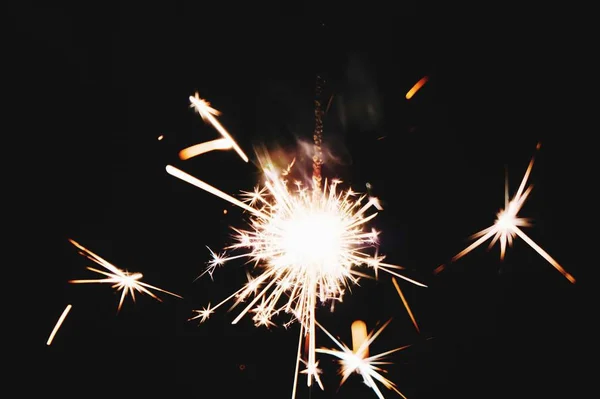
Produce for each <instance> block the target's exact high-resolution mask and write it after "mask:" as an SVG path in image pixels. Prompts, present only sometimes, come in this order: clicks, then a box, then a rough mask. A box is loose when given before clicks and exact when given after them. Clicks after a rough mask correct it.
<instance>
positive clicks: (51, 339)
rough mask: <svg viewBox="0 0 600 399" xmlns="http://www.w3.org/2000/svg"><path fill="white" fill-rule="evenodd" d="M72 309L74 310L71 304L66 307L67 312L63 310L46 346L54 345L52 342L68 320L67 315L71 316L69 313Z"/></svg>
mask: <svg viewBox="0 0 600 399" xmlns="http://www.w3.org/2000/svg"><path fill="white" fill-rule="evenodd" d="M71 308H72V306H71V305H70V304H69V305H67V307H65V310H63V312H62V314H61V315H60V317H59V318H58V321H57V322H56V324H55V325H54V328H53V329H52V332H51V333H50V336H49V337H48V341H46V345H48V346H50V345H51V344H52V341H53V340H54V336H55V335H56V333H57V332H58V330H59V329H60V326H62V323H63V322H64V321H65V319H66V318H67V315H68V314H69V311H70V310H71Z"/></svg>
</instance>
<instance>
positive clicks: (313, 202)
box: [167, 165, 425, 397]
mask: <svg viewBox="0 0 600 399" xmlns="http://www.w3.org/2000/svg"><path fill="white" fill-rule="evenodd" d="M263 171H264V175H265V182H264V185H263V186H262V187H257V188H256V189H255V190H254V191H253V192H246V193H244V197H245V198H244V201H240V200H237V199H235V198H233V197H231V196H229V195H228V194H226V193H223V192H222V191H220V190H218V189H216V188H214V187H212V186H210V185H208V184H207V183H205V182H203V181H201V180H199V179H197V178H195V177H193V176H191V175H189V174H187V173H185V172H183V171H181V170H180V169H177V168H175V167H173V166H170V165H169V166H167V172H168V173H169V174H171V175H173V176H175V177H178V178H180V179H182V180H184V181H186V182H188V183H190V184H193V185H195V186H197V187H199V188H202V189H204V190H206V191H208V192H210V193H212V194H214V195H216V196H218V197H220V198H223V199H225V200H228V201H230V202H231V203H233V204H235V205H238V206H240V207H241V208H243V209H245V210H247V211H249V212H250V213H251V215H250V223H249V224H250V228H249V229H247V230H242V229H235V228H234V231H235V232H236V235H235V243H234V244H233V245H231V246H229V247H228V248H226V251H227V250H242V251H244V252H243V253H241V254H237V255H234V256H228V255H227V254H226V253H224V254H220V255H218V254H216V253H214V252H213V251H211V255H212V260H211V261H210V262H209V264H208V267H207V269H206V271H205V273H209V274H210V275H212V273H213V271H214V269H215V268H216V267H217V266H219V265H223V264H224V263H225V262H227V261H229V260H232V259H236V258H247V259H248V260H249V261H250V262H252V263H254V265H255V268H254V272H255V275H254V277H251V278H250V280H249V281H248V283H247V284H246V285H245V286H244V287H242V288H241V289H240V290H238V291H237V292H235V293H233V294H232V295H231V296H230V297H228V298H226V299H225V300H223V301H222V302H220V303H218V304H217V305H215V306H214V307H212V308H211V307H210V306H208V307H207V308H205V309H203V310H199V311H196V313H197V315H196V316H194V317H192V318H191V319H190V320H194V319H199V320H200V321H201V322H202V321H205V320H206V319H208V317H209V316H210V314H211V313H212V312H214V310H216V309H217V308H218V307H220V306H222V305H223V304H225V303H226V302H228V301H230V300H234V303H233V306H232V308H233V307H235V306H237V305H239V304H241V303H243V302H246V301H249V302H248V303H247V304H246V306H245V308H244V309H243V310H242V311H241V312H240V313H239V315H238V316H237V317H236V318H235V320H234V321H233V324H235V323H237V322H238V321H239V320H240V319H241V318H242V317H243V316H244V315H245V314H247V313H252V314H253V316H252V319H253V321H254V323H255V324H256V325H257V326H261V325H263V326H268V325H271V324H272V323H273V322H272V318H273V317H274V316H275V315H277V314H280V313H288V314H290V315H291V318H290V320H289V322H288V323H286V324H285V325H286V326H287V325H289V324H290V323H292V322H293V321H296V320H297V321H299V322H300V325H301V328H300V337H301V338H300V343H302V337H303V336H307V340H308V344H307V348H306V352H307V353H308V355H307V356H308V359H307V360H306V361H302V362H303V363H305V364H306V370H304V371H303V373H304V374H307V375H308V385H309V386H310V385H311V381H312V379H313V378H314V379H315V380H316V381H317V383H319V385H321V384H320V380H319V372H318V367H317V361H316V358H315V338H314V337H315V325H316V317H315V310H316V307H317V306H318V305H319V304H323V303H329V304H330V305H331V306H332V307H333V305H334V304H335V303H336V302H338V301H342V299H343V296H344V293H345V292H346V289H347V287H348V286H349V285H353V284H357V283H358V281H359V278H361V277H366V278H376V277H377V275H378V272H379V271H380V270H381V271H385V272H387V273H389V274H391V275H393V276H396V277H398V278H401V279H404V280H406V281H409V282H411V283H413V284H416V285H418V286H421V287H425V285H424V284H422V283H420V282H418V281H415V280H413V279H411V278H409V277H406V276H404V275H402V274H400V273H399V272H398V270H402V269H404V268H403V267H401V266H397V265H392V264H389V263H384V262H383V260H384V258H385V257H384V256H382V255H378V254H377V251H376V250H375V254H370V253H369V252H371V251H369V249H372V248H376V246H377V242H378V234H379V232H378V231H376V230H374V229H371V230H367V229H366V228H365V225H366V224H367V223H368V222H369V221H371V220H372V219H373V218H375V217H376V216H377V212H370V211H371V210H372V209H373V208H375V209H379V210H381V209H382V208H381V206H380V204H379V201H378V200H377V199H376V198H373V197H371V198H367V196H366V195H361V194H358V193H355V192H354V191H352V190H351V189H349V190H346V191H343V190H338V185H339V184H340V183H341V181H339V180H334V181H333V182H331V183H330V184H327V182H326V184H324V185H323V189H322V191H316V190H312V189H309V188H308V187H305V186H303V185H302V184H301V183H300V182H298V181H296V182H295V183H294V186H295V189H290V188H289V185H288V184H287V183H288V182H287V178H289V176H288V174H287V171H284V172H282V173H278V171H277V170H276V169H274V168H273V167H271V166H268V165H267V166H265V167H264V168H263ZM361 266H367V267H368V268H371V269H372V270H373V272H374V273H373V274H374V275H369V274H366V273H364V272H363V271H361V270H360V267H361ZM250 297H252V298H251V299H249V298H250ZM301 352H302V351H301V344H300V345H299V348H298V358H297V367H296V375H295V378H297V375H298V365H299V363H300V361H301V355H300V354H301ZM295 386H296V383H294V393H293V394H292V397H294V396H295Z"/></svg>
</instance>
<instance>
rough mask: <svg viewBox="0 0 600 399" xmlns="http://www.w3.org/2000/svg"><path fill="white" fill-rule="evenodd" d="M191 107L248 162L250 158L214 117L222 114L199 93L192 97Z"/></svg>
mask: <svg viewBox="0 0 600 399" xmlns="http://www.w3.org/2000/svg"><path fill="white" fill-rule="evenodd" d="M190 103H191V104H190V107H191V108H194V109H195V110H196V111H197V112H198V113H199V114H200V116H201V117H202V119H203V120H204V121H206V122H208V123H210V124H211V125H212V126H213V127H214V128H215V129H217V131H218V132H219V133H221V135H222V136H223V137H224V138H225V139H226V140H228V141H229V142H230V143H231V145H232V147H233V149H234V150H235V152H237V153H238V155H239V156H240V158H242V159H243V160H244V162H248V157H247V156H246V154H244V151H242V149H241V148H240V146H239V145H238V144H237V143H236V142H235V140H233V137H231V135H230V134H229V132H228V131H227V130H225V128H224V127H223V125H221V123H219V121H218V120H217V119H216V118H215V117H214V115H216V116H219V115H221V113H220V112H219V111H217V110H216V109H214V108H212V107H211V106H210V103H209V102H207V101H206V100H203V99H201V98H200V97H199V95H198V93H195V94H194V95H193V96H190Z"/></svg>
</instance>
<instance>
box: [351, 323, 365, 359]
mask: <svg viewBox="0 0 600 399" xmlns="http://www.w3.org/2000/svg"><path fill="white" fill-rule="evenodd" d="M350 328H351V329H352V352H354V353H358V351H359V350H360V349H361V347H363V343H364V342H365V341H366V340H367V339H368V336H369V334H368V333H367V324H366V323H365V322H364V321H362V320H355V321H354V322H353V323H352V325H351V326H350ZM363 348H364V350H363V353H362V355H364V356H363V357H369V346H368V345H365V346H364V347H363Z"/></svg>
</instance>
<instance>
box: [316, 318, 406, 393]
mask: <svg viewBox="0 0 600 399" xmlns="http://www.w3.org/2000/svg"><path fill="white" fill-rule="evenodd" d="M390 322H391V319H390V320H388V321H387V322H386V323H385V324H384V325H382V326H381V328H379V330H377V331H375V330H373V331H371V333H369V334H368V335H367V336H366V337H364V330H366V325H365V324H364V322H362V321H360V320H358V321H357V322H354V323H353V324H352V338H353V349H350V348H348V346H346V345H345V344H344V343H342V342H340V341H339V340H337V339H336V338H335V337H334V336H333V335H331V333H330V332H329V331H327V330H326V329H325V328H324V327H323V326H322V325H320V324H319V327H320V328H321V330H323V332H325V334H327V336H328V337H329V338H331V340H332V341H333V342H334V343H335V344H336V345H337V346H338V347H339V348H340V350H337V349H326V348H319V349H317V350H316V351H317V352H318V353H324V354H327V355H331V356H335V357H337V358H338V359H339V363H340V366H341V367H340V371H339V373H340V375H341V376H342V380H341V382H340V386H342V385H343V384H344V382H346V380H347V379H348V378H349V377H350V376H351V375H352V373H358V374H360V375H361V376H362V378H363V382H364V383H365V385H367V386H368V387H369V388H371V389H372V390H373V392H375V394H376V395H377V397H378V398H379V399H385V398H384V396H383V394H382V393H381V390H380V389H379V387H378V386H377V384H376V381H378V382H380V383H381V384H382V385H383V386H384V387H385V388H387V389H390V390H393V391H394V392H396V393H397V394H398V395H400V396H401V397H403V398H404V399H406V396H404V394H403V393H402V392H400V391H399V390H398V388H396V384H394V383H393V382H392V381H390V380H389V379H387V378H385V377H384V376H383V375H382V373H384V372H385V370H384V369H383V368H381V367H380V366H382V365H389V364H392V362H390V361H386V360H385V359H386V357H387V356H388V355H390V354H392V353H394V352H398V351H401V350H403V349H406V348H408V347H410V345H405V346H401V347H398V348H395V349H392V350H389V351H386V352H383V353H380V354H377V355H372V356H370V355H369V347H370V345H371V344H372V343H373V342H374V341H375V340H376V339H377V337H378V336H379V334H381V332H382V331H383V330H384V329H385V328H386V327H387V326H388V324H390ZM363 329H364V330H363Z"/></svg>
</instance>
